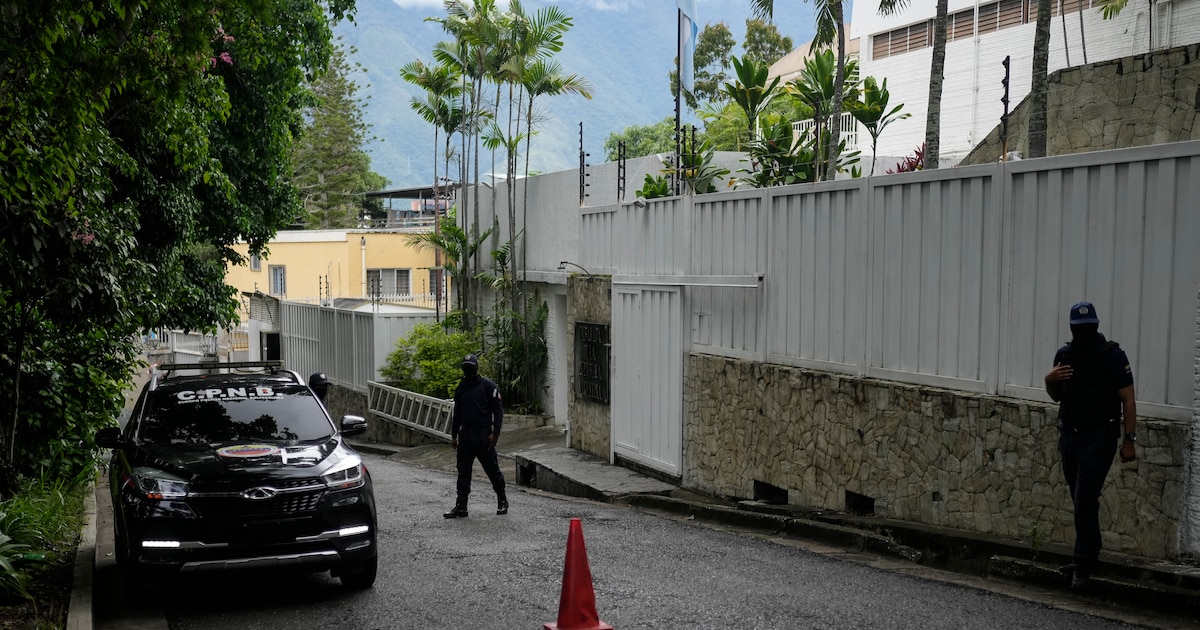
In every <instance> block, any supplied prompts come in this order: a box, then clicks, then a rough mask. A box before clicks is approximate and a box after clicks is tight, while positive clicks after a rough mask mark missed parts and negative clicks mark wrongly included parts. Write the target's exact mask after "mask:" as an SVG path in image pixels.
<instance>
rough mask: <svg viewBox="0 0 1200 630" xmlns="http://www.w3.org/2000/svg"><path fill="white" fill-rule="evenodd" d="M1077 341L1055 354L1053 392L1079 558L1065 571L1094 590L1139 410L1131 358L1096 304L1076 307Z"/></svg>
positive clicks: (1132, 455)
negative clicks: (1109, 334)
mask: <svg viewBox="0 0 1200 630" xmlns="http://www.w3.org/2000/svg"><path fill="white" fill-rule="evenodd" d="M1069 323H1070V326H1071V341H1069V342H1067V344H1066V345H1064V346H1063V347H1061V348H1059V349H1058V352H1057V353H1056V354H1055V355H1054V368H1053V369H1051V370H1050V372H1049V373H1047V374H1046V393H1048V394H1050V398H1052V399H1053V400H1054V401H1055V402H1057V403H1058V420H1059V425H1058V429H1059V437H1058V452H1059V454H1060V455H1061V456H1062V470H1063V476H1064V477H1066V480H1067V486H1068V487H1069V488H1070V489H1071V500H1072V501H1073V502H1074V504H1075V552H1074V556H1073V559H1072V563H1071V564H1069V565H1067V566H1065V567H1063V568H1062V571H1063V573H1064V574H1065V575H1068V576H1069V577H1070V578H1071V588H1072V589H1076V590H1082V589H1086V588H1087V587H1088V584H1089V580H1090V578H1091V574H1092V571H1093V570H1094V569H1095V567H1096V563H1097V561H1098V560H1099V558H1100V546H1101V538H1100V492H1101V490H1102V489H1103V487H1104V479H1105V478H1106V477H1107V476H1108V470H1109V468H1110V467H1112V462H1113V456H1114V455H1115V454H1116V452H1117V445H1118V444H1120V452H1121V461H1124V462H1129V461H1133V460H1134V459H1136V457H1137V454H1136V452H1135V449H1134V444H1135V442H1136V441H1137V433H1136V428H1137V406H1136V404H1135V402H1134V398H1135V397H1134V391H1133V371H1132V370H1131V369H1130V367H1129V358H1128V357H1126V356H1125V351H1124V350H1122V349H1121V346H1119V345H1118V344H1117V343H1116V342H1115V341H1108V340H1107V339H1105V338H1104V335H1102V334H1100V318H1099V316H1098V315H1097V314H1096V307H1095V306H1093V305H1092V303H1091V302H1079V303H1078V304H1076V305H1074V306H1072V307H1071V314H1070V320H1069Z"/></svg>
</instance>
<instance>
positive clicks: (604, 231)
mask: <svg viewBox="0 0 1200 630" xmlns="http://www.w3.org/2000/svg"><path fill="white" fill-rule="evenodd" d="M618 212H619V208H618V206H607V207H604V208H596V209H594V210H593V209H585V210H581V211H580V226H579V251H580V258H581V260H580V261H579V264H580V265H581V266H583V267H584V268H586V269H589V270H591V269H596V270H599V269H613V268H615V267H616V266H617V263H616V260H617V258H616V244H615V243H616V229H617V216H618ZM571 262H574V261H571Z"/></svg>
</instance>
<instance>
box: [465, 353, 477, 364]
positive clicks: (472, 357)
mask: <svg viewBox="0 0 1200 630" xmlns="http://www.w3.org/2000/svg"><path fill="white" fill-rule="evenodd" d="M462 365H474V366H475V367H479V357H476V356H475V355H473V354H468V355H467V356H465V357H463V360H462Z"/></svg>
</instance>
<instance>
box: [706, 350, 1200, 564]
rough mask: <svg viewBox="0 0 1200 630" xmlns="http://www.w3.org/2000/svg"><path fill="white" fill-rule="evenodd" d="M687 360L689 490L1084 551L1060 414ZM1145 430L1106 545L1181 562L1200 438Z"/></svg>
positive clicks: (1108, 500) (1110, 500) (1118, 488)
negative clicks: (870, 504)
mask: <svg viewBox="0 0 1200 630" xmlns="http://www.w3.org/2000/svg"><path fill="white" fill-rule="evenodd" d="M1197 344H1198V347H1200V332H1198V335H1197ZM687 361H688V363H687V368H686V370H685V374H686V377H685V388H684V389H685V392H684V396H685V408H686V409H687V414H686V417H685V418H684V435H685V436H687V440H686V442H687V447H686V449H685V452H684V466H683V469H684V475H683V483H684V485H685V486H686V487H690V488H693V489H695V490H699V491H702V492H708V493H711V494H715V495H718V496H725V497H730V498H750V497H752V496H753V491H754V482H755V481H761V482H765V483H769V484H771V485H774V486H777V487H780V488H784V489H786V490H787V491H788V496H789V500H790V501H791V502H793V503H796V504H800V505H804V506H806V507H813V508H818V509H844V508H845V507H846V505H845V497H846V492H847V491H849V492H853V493H856V494H860V495H865V496H868V497H871V498H873V499H874V500H875V506H876V512H877V513H878V514H879V515H880V516H887V517H889V518H896V519H902V520H907V521H915V522H919V523H925V524H930V525H943V526H949V527H956V528H960V529H965V530H971V531H976V532H980V533H986V534H994V535H999V536H1006V537H1010V538H1016V539H1029V538H1031V537H1036V538H1038V539H1040V540H1042V541H1053V542H1060V543H1068V544H1069V543H1071V542H1073V540H1074V530H1073V528H1072V525H1071V524H1072V510H1071V501H1070V497H1069V493H1068V490H1067V487H1066V484H1065V482H1064V481H1063V479H1062V472H1061V471H1060V469H1059V457H1058V450H1057V439H1058V428H1057V423H1058V410H1057V407H1055V406H1052V405H1044V404H1040V403H1033V402H1027V401H1018V400H1014V399H1006V398H1001V397H996V396H984V395H979V394H972V393H965V392H957V391H949V390H942V389H937V388H932V387H922V386H916V385H907V384H900V383H893V382H887V381H881V380H876V379H869V378H856V377H851V376H846V375H837V374H830V373H824V372H818V371H814V370H807V369H801V368H794V367H788V366H780V365H771V364H763V363H757V362H750V361H741V360H736V359H727V358H720V357H713V356H709V355H701V354H692V355H689V357H688V360H687ZM1197 392H1198V394H1197V395H1198V397H1200V368H1198V377H1197ZM1139 427H1140V428H1139V435H1143V436H1145V437H1143V438H1141V439H1142V440H1145V442H1146V444H1147V448H1144V449H1141V450H1142V451H1143V452H1145V456H1143V457H1141V458H1140V459H1139V460H1138V461H1137V462H1134V463H1129V464H1122V463H1120V462H1117V463H1115V464H1114V465H1113V469H1112V472H1111V473H1110V474H1109V477H1108V483H1107V485H1106V487H1105V491H1104V496H1103V498H1102V502H1101V515H1100V517H1101V523H1102V527H1103V529H1104V539H1105V548H1106V549H1109V550H1114V551H1124V552H1129V553H1138V554H1143V555H1148V556H1153V557H1172V556H1175V555H1178V553H1179V552H1180V548H1179V537H1180V526H1181V523H1182V522H1183V520H1182V519H1183V518H1184V515H1185V509H1184V502H1183V501H1182V493H1183V492H1184V488H1187V487H1188V486H1187V481H1186V479H1187V468H1188V463H1189V458H1192V459H1195V455H1194V453H1195V452H1196V449H1195V448H1193V449H1190V451H1191V452H1190V453H1189V452H1188V451H1187V450H1185V449H1183V448H1178V447H1176V446H1173V445H1181V444H1188V443H1189V441H1190V440H1191V439H1192V436H1193V435H1194V434H1195V433H1196V432H1195V431H1193V430H1192V429H1191V427H1189V426H1186V425H1185V424H1184V423H1175V422H1169V421H1163V420H1150V419H1145V418H1141V419H1139ZM1154 444H1157V445H1159V446H1150V445H1154ZM1139 448H1141V447H1139ZM1192 464H1193V465H1197V464H1200V462H1196V461H1193V462H1192ZM1196 499H1197V497H1195V496H1193V497H1191V498H1190V499H1189V501H1190V502H1191V503H1193V504H1194V503H1195V501H1196Z"/></svg>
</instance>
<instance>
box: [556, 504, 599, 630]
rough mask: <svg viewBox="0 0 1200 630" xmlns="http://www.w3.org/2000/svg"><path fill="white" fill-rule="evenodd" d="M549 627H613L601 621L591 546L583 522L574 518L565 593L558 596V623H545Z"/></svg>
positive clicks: (588, 629) (593, 629) (566, 629)
mask: <svg viewBox="0 0 1200 630" xmlns="http://www.w3.org/2000/svg"><path fill="white" fill-rule="evenodd" d="M542 627H543V628H544V629H545V630H613V627H612V626H610V625H608V624H606V623H604V622H603V621H600V615H599V614H598V613H597V612H596V593H595V592H593V591H592V571H591V569H589V568H588V560H587V549H584V547H583V521H581V520H579V519H577V518H573V519H571V530H570V532H569V534H568V535H567V560H566V562H565V563H564V564H563V584H562V595H561V596H559V598H558V622H557V623H547V624H543V626H542Z"/></svg>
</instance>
